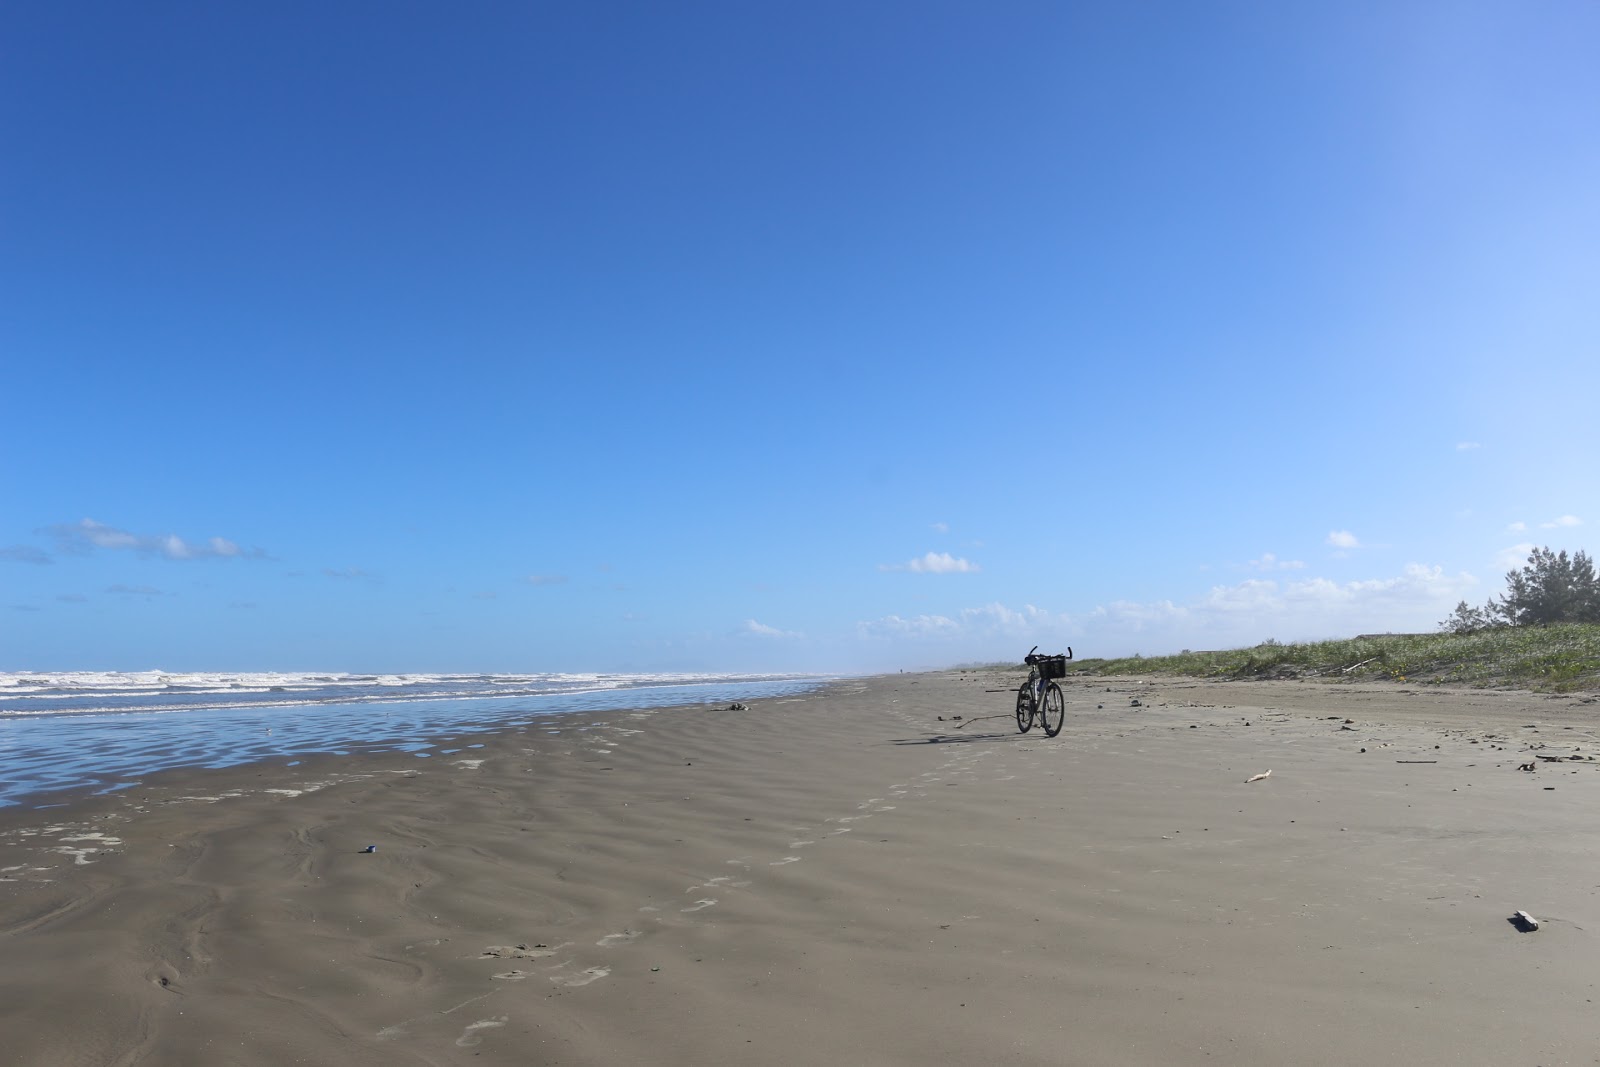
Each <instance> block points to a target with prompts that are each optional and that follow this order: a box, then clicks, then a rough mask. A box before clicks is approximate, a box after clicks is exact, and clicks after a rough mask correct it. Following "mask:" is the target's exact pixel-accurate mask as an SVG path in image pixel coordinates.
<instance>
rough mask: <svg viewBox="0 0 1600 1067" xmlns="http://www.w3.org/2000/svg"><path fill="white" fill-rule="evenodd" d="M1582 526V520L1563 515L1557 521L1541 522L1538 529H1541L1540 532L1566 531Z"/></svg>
mask: <svg viewBox="0 0 1600 1067" xmlns="http://www.w3.org/2000/svg"><path fill="white" fill-rule="evenodd" d="M1582 525H1583V520H1582V519H1580V518H1578V516H1576V515H1563V516H1561V517H1560V518H1559V519H1551V520H1550V521H1549V522H1541V523H1540V524H1539V529H1541V530H1566V529H1570V528H1572V527H1574V526H1582Z"/></svg>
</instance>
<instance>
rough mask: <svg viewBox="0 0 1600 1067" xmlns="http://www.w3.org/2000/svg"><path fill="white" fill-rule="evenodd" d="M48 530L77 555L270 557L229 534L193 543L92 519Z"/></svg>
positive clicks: (64, 548)
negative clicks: (106, 552) (100, 552)
mask: <svg viewBox="0 0 1600 1067" xmlns="http://www.w3.org/2000/svg"><path fill="white" fill-rule="evenodd" d="M45 532H47V533H49V534H50V535H51V536H53V537H54V538H55V539H56V547H57V548H58V549H59V550H60V551H62V552H66V553H70V554H74V555H83V554H85V553H87V552H92V551H93V550H95V549H97V548H103V549H108V550H112V551H115V550H119V549H127V550H129V551H132V552H137V553H138V554H139V555H141V556H162V557H164V558H166V559H172V560H193V559H235V558H242V559H268V558H270V557H268V555H267V553H266V552H265V551H264V550H262V549H259V548H248V549H246V548H240V547H239V545H238V544H237V543H236V542H233V541H230V540H228V539H227V538H226V537H212V538H209V539H207V540H205V541H201V542H195V543H190V542H188V541H185V540H184V539H183V538H181V537H179V536H178V535H177V534H134V533H129V532H128V531H127V530H119V529H117V528H116V527H115V526H107V525H106V524H105V523H103V522H96V521H95V520H93V519H83V520H80V521H79V522H70V523H57V524H56V525H54V526H51V527H48V528H47V529H46V530H45Z"/></svg>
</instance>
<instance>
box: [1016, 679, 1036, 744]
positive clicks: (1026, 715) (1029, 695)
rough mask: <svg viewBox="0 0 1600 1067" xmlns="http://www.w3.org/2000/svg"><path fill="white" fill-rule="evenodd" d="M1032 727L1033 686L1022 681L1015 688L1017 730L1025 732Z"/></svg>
mask: <svg viewBox="0 0 1600 1067" xmlns="http://www.w3.org/2000/svg"><path fill="white" fill-rule="evenodd" d="M1032 728H1033V686H1032V685H1031V684H1029V683H1028V682H1023V683H1022V686H1021V688H1019V689H1018V690H1017V730H1018V731H1019V732H1020V733H1027V732H1028V731H1029V730H1031V729H1032Z"/></svg>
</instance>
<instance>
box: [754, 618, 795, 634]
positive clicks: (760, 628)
mask: <svg viewBox="0 0 1600 1067" xmlns="http://www.w3.org/2000/svg"><path fill="white" fill-rule="evenodd" d="M740 632H742V633H747V634H754V635H755V636H757V637H803V636H805V635H804V634H802V633H800V632H799V631H797V630H780V629H778V628H777V627H776V626H768V625H767V624H766V623H763V622H757V621H756V620H754V619H746V620H744V626H743V627H742V628H741V631H740Z"/></svg>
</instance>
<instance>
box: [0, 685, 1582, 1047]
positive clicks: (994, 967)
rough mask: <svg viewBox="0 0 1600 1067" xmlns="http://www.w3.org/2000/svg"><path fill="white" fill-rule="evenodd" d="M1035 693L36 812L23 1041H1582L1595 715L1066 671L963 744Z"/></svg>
mask: <svg viewBox="0 0 1600 1067" xmlns="http://www.w3.org/2000/svg"><path fill="white" fill-rule="evenodd" d="M1015 683H1016V675H1015V673H1008V674H1001V673H997V672H994V671H982V672H968V673H961V672H946V673H942V674H922V675H899V676H891V677H886V678H876V679H867V680H862V681H846V682H841V683H837V684H835V685H833V686H831V687H829V688H828V689H826V690H825V691H822V692H819V693H817V694H815V695H811V696H808V697H803V698H799V699H792V700H772V701H761V702H757V703H755V704H754V705H752V707H751V708H750V710H748V711H726V710H708V709H703V708H679V709H663V710H656V711H649V712H617V713H607V714H602V715H591V714H585V715H579V716H569V717H565V718H562V719H559V720H548V721H547V722H548V725H547V724H546V722H541V723H539V724H536V725H535V726H532V727H527V728H524V729H522V730H519V731H511V732H507V733H506V734H503V735H499V736H496V737H493V738H488V739H485V738H481V737H474V738H466V739H464V740H463V742H462V743H463V744H465V743H466V742H468V741H471V742H478V741H485V742H486V744H485V746H484V747H481V748H464V749H462V750H461V751H459V752H456V753H453V754H447V755H440V756H435V757H434V758H432V759H427V760H423V759H417V758H414V757H410V756H405V755H389V756H364V757H357V758H333V757H327V758H321V759H316V760H307V761H306V762H305V763H303V764H302V765H301V766H298V767H283V766H273V767H246V768H233V769H229V770H221V771H199V772H196V771H190V772H174V773H168V774H163V775H157V776H151V777H150V778H148V779H146V782H145V785H144V786H142V787H140V788H136V789H133V790H130V791H128V792H127V793H124V794H119V795H117V796H115V797H100V798H90V799H78V800H75V801H74V802H72V803H71V804H70V805H68V806H66V807H62V808H55V809H47V810H30V811H23V810H19V809H13V810H11V811H8V812H6V813H3V814H0V867H4V868H5V870H4V871H3V872H0V878H4V879H6V881H3V882H0V931H3V934H4V936H3V938H0V1050H3V1051H0V1059H3V1060H4V1061H5V1062H6V1063H12V1064H23V1065H51V1064H135V1063H137V1064H159V1065H163V1067H165V1065H182V1064H272V1065H279V1064H290V1063H308V1064H338V1065H356V1064H386V1065H389V1064H454V1063H481V1064H496V1063H502V1064H544V1063H563V1064H713V1063H715V1064H834V1063H848V1064H921V1063H944V1064H987V1063H1023V1064H1027V1063H1039V1064H1063V1063H1083V1064H1145V1063H1148V1064H1172V1063H1185V1064H1187V1063H1201V1062H1225V1063H1229V1064H1284V1063H1301V1064H1314V1063H1326V1064H1350V1063H1379V1062H1381V1063H1408V1064H1416V1063H1429V1064H1432V1063H1439V1064H1444V1063H1452V1064H1455V1063H1475V1064H1530V1065H1532V1064H1543V1065H1555V1064H1562V1063H1591V1062H1596V1058H1597V1051H1600V1025H1597V1024H1600V1009H1597V1007H1596V1005H1595V1003H1594V998H1595V997H1596V995H1597V994H1596V983H1597V981H1600V953H1597V951H1596V949H1597V947H1600V946H1597V943H1596V937H1597V934H1600V898H1597V896H1596V893H1597V891H1600V850H1597V849H1596V847H1595V843H1596V831H1595V811H1596V809H1597V801H1600V762H1596V763H1590V762H1588V761H1587V760H1580V761H1564V762H1560V763H1556V762H1548V761H1543V760H1539V759H1538V758H1537V757H1538V756H1541V755H1549V756H1553V755H1558V754H1559V755H1568V754H1577V755H1590V754H1594V755H1600V729H1597V725H1600V705H1597V704H1594V703H1582V702H1581V700H1580V699H1579V698H1573V697H1544V696H1537V695H1533V694H1529V693H1483V692H1440V691H1433V690H1427V691H1417V692H1411V691H1406V690H1403V689H1398V688H1393V687H1380V686H1365V687H1362V686H1348V687H1335V686H1319V685H1313V684H1304V683H1244V684H1222V683H1200V682H1194V681H1184V680H1165V681H1151V682H1146V681H1134V680H1114V681H1109V682H1108V681H1105V680H1094V681H1091V680H1087V679H1071V680H1069V681H1068V683H1067V685H1066V689H1067V696H1068V713H1069V718H1068V724H1067V727H1066V729H1065V730H1064V731H1063V732H1062V734H1061V736H1060V737H1059V738H1056V739H1055V740H1048V739H1046V738H1044V737H1042V736H1041V735H1040V733H1039V731H1038V730H1037V729H1036V730H1035V731H1034V732H1033V733H1031V734H1028V735H1025V736H1024V735H1019V734H1017V732H1016V730H1015V727H1014V725H1013V724H1012V723H1011V722H1010V721H1009V719H1008V718H996V719H989V720H983V721H978V722H973V723H970V725H967V726H964V727H962V728H961V729H959V730H958V729H956V727H957V726H960V725H961V723H960V722H957V721H955V720H954V718H953V717H954V716H958V715H959V716H963V719H962V722H966V721H967V720H970V719H971V718H973V717H974V716H981V715H993V714H1000V715H1002V716H1008V713H1009V711H1010V708H1011V703H1012V697H1011V695H1010V693H1009V692H994V691H993V690H997V689H1002V688H1006V687H1009V686H1012V685H1015ZM1135 699H1137V700H1138V701H1139V706H1138V707H1135V706H1134V705H1133V701H1134V700H1135ZM1098 705H1103V707H1100V706H1098ZM941 716H943V718H944V721H940V717H941ZM1346 719H1350V720H1353V721H1352V722H1349V723H1346V722H1345V721H1344V720H1346ZM1346 726H1348V727H1349V728H1348V729H1345V727H1346ZM557 730H559V732H552V731H557ZM1530 745H1535V746H1536V745H1543V746H1545V747H1543V748H1536V749H1530V747H1529V746H1530ZM1362 749H1365V752H1363V751H1361V750H1362ZM1415 760H1437V762H1428V763H1416V762H1404V761H1415ZM1530 761H1532V762H1534V763H1535V764H1536V765H1537V768H1538V769H1537V770H1536V771H1534V772H1531V773H1530V772H1527V771H1519V770H1517V769H1516V768H1517V765H1518V764H1522V763H1527V762H1530ZM1268 769H1270V770H1271V771H1272V775H1271V777H1270V778H1267V779H1264V780H1262V781H1258V782H1255V783H1252V784H1246V779H1247V778H1249V777H1251V776H1252V775H1255V774H1259V773H1260V772H1262V771H1265V770H1268ZM367 845H376V846H377V851H376V852H375V853H370V854H369V853H364V852H363V851H362V849H363V848H364V847H365V846H367ZM1518 909H1524V910H1526V911H1528V912H1530V913H1531V914H1533V915H1534V916H1536V917H1537V918H1539V919H1540V920H1541V923H1542V925H1541V926H1540V928H1539V929H1538V931H1537V932H1533V933H1522V932H1519V931H1518V930H1517V929H1516V928H1515V927H1514V926H1513V925H1512V924H1511V923H1510V922H1508V918H1509V917H1510V916H1511V915H1512V913H1513V912H1515V911H1517V910H1518Z"/></svg>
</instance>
